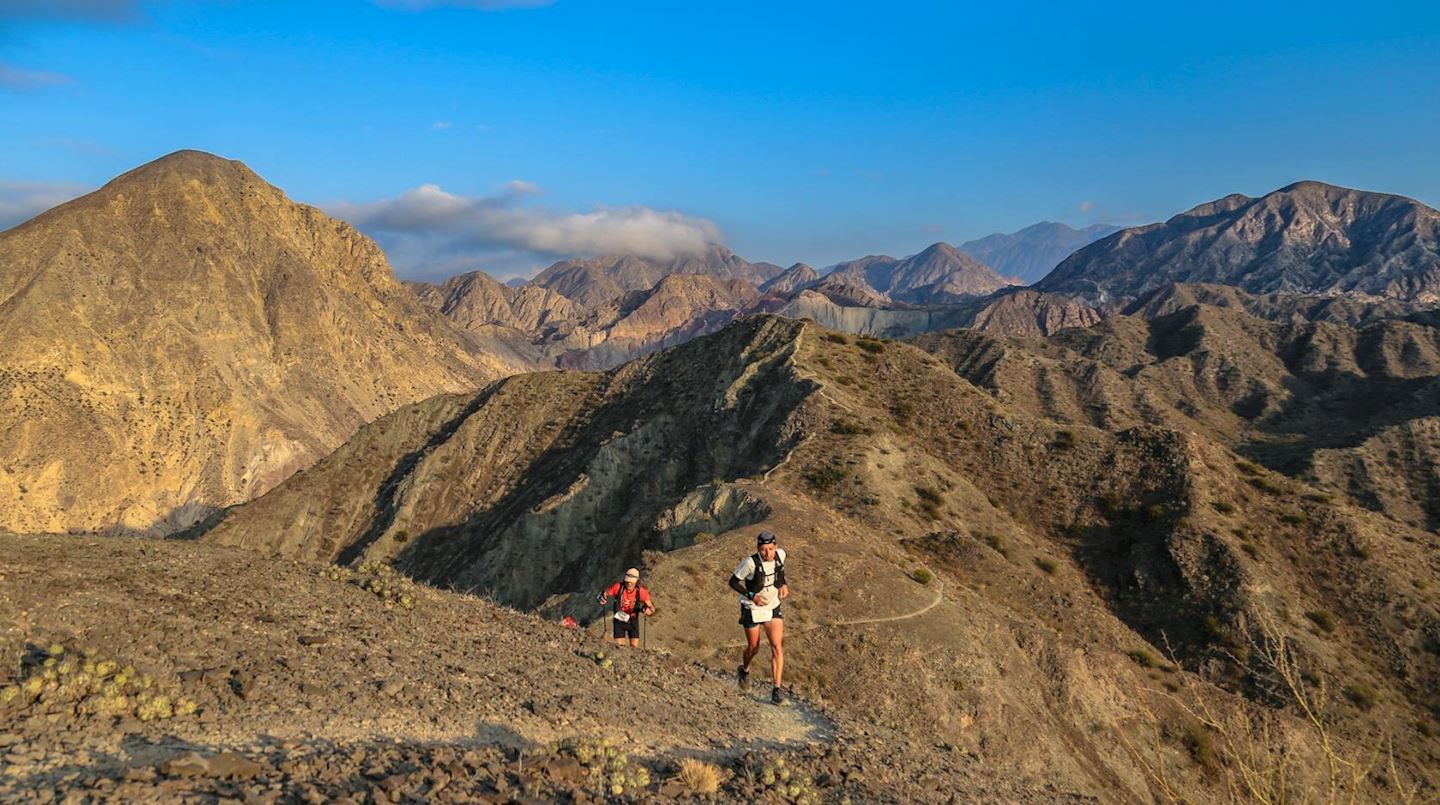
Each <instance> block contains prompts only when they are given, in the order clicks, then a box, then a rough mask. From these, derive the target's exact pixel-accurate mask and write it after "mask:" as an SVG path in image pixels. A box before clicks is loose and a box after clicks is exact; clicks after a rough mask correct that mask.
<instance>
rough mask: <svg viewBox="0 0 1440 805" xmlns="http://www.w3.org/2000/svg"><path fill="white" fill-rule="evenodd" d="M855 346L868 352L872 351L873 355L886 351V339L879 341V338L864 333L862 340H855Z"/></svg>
mask: <svg viewBox="0 0 1440 805" xmlns="http://www.w3.org/2000/svg"><path fill="white" fill-rule="evenodd" d="M855 346H857V347H859V348H861V349H863V350H865V351H866V352H869V353H871V354H872V355H873V354H876V353H880V352H884V351H885V342H884V341H879V340H877V339H874V338H870V337H868V336H863V335H862V336H860V340H858V341H856V342H855Z"/></svg>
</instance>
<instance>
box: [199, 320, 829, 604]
mask: <svg viewBox="0 0 1440 805" xmlns="http://www.w3.org/2000/svg"><path fill="white" fill-rule="evenodd" d="M802 327H803V325H801V324H800V323H798V322H789V321H785V320H782V319H775V318H763V319H754V320H750V321H747V322H743V323H740V324H737V325H736V326H734V327H732V328H730V329H729V330H727V331H725V332H724V333H721V334H718V335H716V336H712V337H711V338H708V339H703V340H700V341H695V342H691V343H690V344H687V345H685V346H684V347H683V348H680V349H678V350H674V351H670V352H666V353H662V354H660V355H656V356H653V357H647V358H643V359H640V360H638V361H636V362H632V363H630V364H626V365H625V366H624V367H621V368H620V369H617V370H614V371H612V372H609V373H606V374H591V373H575V372H558V373H542V374H535V375H526V376H521V377H516V378H512V379H510V380H506V381H502V382H500V383H498V384H495V385H493V386H491V387H490V388H488V389H486V390H485V391H483V392H481V393H480V394H478V395H471V396H468V397H464V396H455V395H450V396H445V397H439V398H436V399H434V400H430V401H427V402H425V403H421V404H419V405H415V406H411V407H409V408H406V409H403V410H401V411H398V412H396V413H395V414H393V415H391V416H389V417H386V418H383V419H381V420H380V421H378V422H376V423H374V425H373V426H371V427H368V428H365V429H363V430H362V431H361V432H360V434H358V435H357V437H356V438H355V439H352V440H351V441H350V442H349V443H347V444H346V445H345V447H343V448H342V449H341V450H339V451H337V452H336V453H335V454H334V455H332V456H330V457H329V458H327V459H326V460H324V461H322V462H320V464H318V465H316V466H315V467H314V468H313V469H312V470H310V471H307V472H306V473H305V474H304V475H303V476H302V477H299V478H296V479H294V480H292V481H291V482H290V483H287V484H285V485H284V486H283V487H282V488H281V489H278V490H276V491H275V492H274V493H272V494H270V495H267V496H266V497H265V498H263V499H262V500H260V501H257V502H256V504H255V505H253V506H250V507H246V508H244V509H240V510H237V511H236V512H234V513H232V514H231V516H230V517H228V518H227V519H226V520H225V521H223V522H221V523H220V524H219V525H218V526H216V527H215V528H214V529H213V530H212V531H210V532H209V533H208V534H207V536H206V538H207V539H210V540H214V541H217V542H221V543H224V544H229V545H241V546H246V547H251V548H257V549H260V550H263V551H266V552H269V553H274V554H278V555H283V556H295V557H305V558H315V559H323V560H334V559H342V560H345V561H350V560H352V559H356V558H359V557H362V556H363V557H368V558H389V557H393V558H395V559H396V560H397V561H398V562H399V563H400V564H401V565H402V566H403V567H405V568H407V569H409V571H410V572H411V573H412V574H413V575H416V576H417V577H419V578H424V579H429V580H431V581H434V582H437V583H443V584H447V585H451V586H455V587H458V588H460V589H471V588H478V589H484V590H487V591H489V592H492V593H493V594H494V595H496V596H497V597H498V598H499V599H500V600H501V601H505V602H507V603H512V604H515V605H518V606H527V607H530V606H536V605H538V604H539V603H540V602H542V601H544V600H546V599H547V598H549V597H550V596H552V595H554V594H556V593H560V592H569V591H573V590H577V589H582V588H583V587H584V585H587V584H588V585H593V584H594V583H595V582H596V581H597V580H598V579H608V578H610V577H611V576H614V575H616V574H617V573H618V572H620V571H622V570H623V569H624V568H625V567H627V566H629V565H631V564H636V563H637V562H638V559H639V553H640V552H641V551H643V550H647V549H651V548H655V547H658V546H660V545H662V544H664V545H670V544H673V543H674V542H675V540H677V539H682V538H684V537H685V536H692V535H693V534H694V533H698V531H699V530H704V528H706V527H709V526H708V525H707V523H709V522H710V521H707V520H706V519H705V516H700V515H699V514H698V513H697V512H698V510H699V509H704V510H705V511H709V512H711V513H712V514H711V515H707V516H709V517H710V518H711V520H713V521H714V522H715V523H718V522H720V521H722V520H724V521H726V522H728V521H730V520H731V519H733V518H744V517H747V516H750V515H749V513H751V512H754V511H758V510H759V509H758V508H757V507H759V506H760V504H759V503H756V502H751V501H747V500H745V499H743V498H741V497H736V496H735V493H733V492H728V493H720V492H718V491H717V492H716V493H714V494H715V496H714V497H713V498H711V499H709V500H705V499H704V495H702V496H701V497H699V498H697V497H695V490H696V489H697V488H698V487H702V486H705V485H707V484H711V483H712V481H714V480H715V479H720V480H721V481H724V480H725V479H731V478H735V477H741V476H748V475H751V474H754V473H756V472H759V471H762V470H763V469H765V468H766V467H768V466H771V465H773V464H774V463H775V462H778V461H779V460H780V458H781V457H782V456H783V455H784V453H785V452H786V450H787V446H788V445H789V444H790V443H791V441H792V440H793V439H794V438H795V436H794V433H793V425H792V424H791V419H792V417H793V415H794V412H795V408H796V406H798V405H799V403H800V401H801V400H803V399H804V398H805V397H806V396H807V395H808V394H809V393H810V389H811V386H810V384H809V383H808V382H806V381H804V380H803V379H801V378H799V377H797V376H795V375H794V373H793V372H792V370H791V369H790V367H789V356H790V354H791V352H792V351H793V349H794V340H795V338H796V336H797V334H798V333H799V331H800V329H801V328H802ZM477 456H480V457H483V460H476V457H477ZM441 479H445V480H444V481H443V482H442V481H441ZM354 490H365V491H364V492H362V493H360V494H352V492H353V491H354ZM316 500H327V501H330V505H327V506H325V507H323V508H322V509H317V508H316V507H315V506H314V501H316ZM671 521H673V522H671ZM735 521H736V522H738V520H735ZM667 523H669V524H668V525H667ZM657 524H659V525H657ZM710 524H711V525H713V523H710ZM688 529H694V530H690V531H689V532H688V534H687V533H686V532H687V530H688Z"/></svg>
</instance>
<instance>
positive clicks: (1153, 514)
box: [1145, 503, 1165, 523]
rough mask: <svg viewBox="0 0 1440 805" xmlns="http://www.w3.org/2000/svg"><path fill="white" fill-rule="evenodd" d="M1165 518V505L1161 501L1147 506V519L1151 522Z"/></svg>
mask: <svg viewBox="0 0 1440 805" xmlns="http://www.w3.org/2000/svg"><path fill="white" fill-rule="evenodd" d="M1164 519H1165V507H1164V506H1162V505H1160V504H1159V503H1155V504H1152V505H1150V506H1146V507H1145V520H1146V522H1150V523H1158V522H1160V521H1161V520H1164Z"/></svg>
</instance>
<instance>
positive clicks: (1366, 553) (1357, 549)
mask: <svg viewBox="0 0 1440 805" xmlns="http://www.w3.org/2000/svg"><path fill="white" fill-rule="evenodd" d="M1350 555H1351V556H1353V557H1355V558H1356V559H1369V558H1370V549H1369V548H1367V547H1365V546H1364V545H1361V544H1360V543H1358V542H1352V543H1350Z"/></svg>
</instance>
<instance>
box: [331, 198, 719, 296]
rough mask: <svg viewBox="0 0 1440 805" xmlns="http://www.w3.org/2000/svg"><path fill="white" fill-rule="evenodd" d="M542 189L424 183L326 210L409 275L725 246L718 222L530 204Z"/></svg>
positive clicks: (645, 210) (639, 209) (632, 210)
mask: <svg viewBox="0 0 1440 805" xmlns="http://www.w3.org/2000/svg"><path fill="white" fill-rule="evenodd" d="M541 192H542V191H541V189H540V188H539V187H538V186H536V185H535V184H533V183H531V182H526V181H523V180H519V179H517V180H514V181H511V182H509V183H507V184H506V185H505V186H504V187H503V188H502V190H501V192H500V193H499V194H497V195H494V196H478V197H469V196H461V195H456V194H454V193H449V192H447V191H445V190H444V189H442V188H441V187H440V186H439V185H434V184H426V185H421V186H420V187H417V188H414V189H411V190H407V191H405V192H403V193H401V194H400V195H399V196H396V197H394V198H389V199H381V200H379V201H373V202H368V203H361V204H355V203H349V202H342V203H337V204H332V205H329V206H328V207H327V209H328V210H329V211H330V212H331V213H332V214H334V215H336V216H339V217H340V218H344V219H346V220H348V221H350V222H351V223H353V224H355V225H356V226H357V227H359V228H360V229H361V230H363V231H365V232H366V233H368V234H370V235H371V236H373V237H374V238H375V239H376V240H378V241H380V244H381V245H382V246H383V247H384V248H385V250H386V252H387V253H388V254H389V255H390V258H391V260H392V261H393V262H394V263H395V264H396V265H397V266H399V267H401V268H403V269H407V273H414V272H415V271H424V272H427V273H428V272H432V271H433V270H435V268H436V267H437V266H464V265H465V261H467V260H468V261H471V262H469V267H472V268H473V267H475V266H476V265H493V264H496V263H501V264H507V265H518V264H521V263H525V264H527V265H528V264H529V262H533V261H534V260H536V259H542V258H548V259H554V258H560V257H573V256H577V255H589V254H603V253H624V254H634V255H638V256H641V257H649V258H655V259H670V258H673V257H676V256H679V255H684V254H697V253H700V252H703V251H704V250H705V247H706V245H707V244H710V243H719V242H720V241H721V236H720V231H719V229H718V228H717V227H716V226H715V224H714V223H712V222H710V221H707V220H705V219H703V218H694V217H691V216H688V215H684V214H682V213H679V212H673V211H664V210H655V209H651V208H649V207H643V206H625V207H597V208H595V209H594V210H590V211H588V212H566V211H559V210H550V209H542V208H537V207H526V206H524V202H525V200H526V198H528V197H531V196H535V195H538V194H540V193H541ZM527 261H529V262H527Z"/></svg>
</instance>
